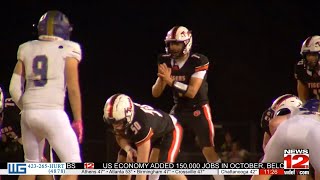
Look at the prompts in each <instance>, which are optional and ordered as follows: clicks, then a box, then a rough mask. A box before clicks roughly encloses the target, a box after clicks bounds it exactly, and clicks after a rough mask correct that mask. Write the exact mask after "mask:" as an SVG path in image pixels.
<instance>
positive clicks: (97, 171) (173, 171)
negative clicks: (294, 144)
mask: <svg viewBox="0 0 320 180" xmlns="http://www.w3.org/2000/svg"><path fill="white" fill-rule="evenodd" d="M80 164H81V165H82V166H81V167H78V166H80ZM99 164H102V167H104V168H100V167H99ZM103 164H105V163H8V164H7V167H6V168H4V167H3V165H1V166H0V174H2V175H23V174H26V175H181V174H184V175H267V174H268V175H306V174H309V170H308V169H282V168H263V169H261V168H251V169H249V168H246V169H244V168H239V167H234V168H230V167H231V166H232V165H230V163H227V164H228V165H229V166H228V167H229V168H224V169H220V168H212V167H213V165H212V167H211V168H210V166H208V165H207V166H202V167H201V168H198V165H197V164H200V165H204V164H206V163H183V164H184V165H181V164H179V165H172V167H173V168H169V164H177V163H164V164H163V163H118V164H116V163H110V164H113V165H112V168H106V165H103ZM134 164H135V165H134ZM143 164H144V165H143ZM161 164H162V165H163V166H164V165H166V166H167V167H166V168H164V167H160V166H161ZM218 164H219V163H218ZM236 164H238V165H239V163H235V164H234V166H236ZM250 164H251V163H241V165H242V166H243V167H246V166H250ZM97 165H98V166H97ZM138 165H140V166H139V167H138ZM260 165H261V166H265V167H268V166H269V167H271V165H270V164H266V163H260ZM110 166H111V165H109V166H108V167H110ZM119 166H123V167H122V168H121V167H119ZM124 166H127V167H129V166H130V167H132V166H137V168H125V167H124ZM153 166H158V168H156V167H153ZM185 166H188V167H185ZM239 166H240V165H239ZM115 167H117V168H115ZM151 167H153V168H151ZM177 167H179V168H177ZM182 167H184V168H182Z"/></svg>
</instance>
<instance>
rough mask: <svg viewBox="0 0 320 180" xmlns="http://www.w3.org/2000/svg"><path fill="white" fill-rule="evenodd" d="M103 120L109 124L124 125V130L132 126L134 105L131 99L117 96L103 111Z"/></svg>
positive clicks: (121, 95)
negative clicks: (121, 123)
mask: <svg viewBox="0 0 320 180" xmlns="http://www.w3.org/2000/svg"><path fill="white" fill-rule="evenodd" d="M103 112H104V115H103V119H104V121H105V122H107V123H109V124H114V123H120V122H123V123H124V128H125V127H127V126H128V125H129V124H131V122H132V120H133V116H134V105H133V102H132V100H131V98H130V97H129V96H127V95H124V94H115V95H113V96H111V97H110V98H109V99H108V100H107V101H106V104H105V106H104V109H103Z"/></svg>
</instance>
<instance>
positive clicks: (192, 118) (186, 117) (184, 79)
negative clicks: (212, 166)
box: [158, 54, 214, 148]
mask: <svg viewBox="0 0 320 180" xmlns="http://www.w3.org/2000/svg"><path fill="white" fill-rule="evenodd" d="M158 63H159V64H162V63H166V65H167V66H168V67H169V68H171V75H172V77H173V78H174V79H175V81H178V82H181V83H184V84H186V85H189V82H190V79H191V77H192V76H193V75H195V73H198V72H200V71H201V72H204V73H205V75H204V77H203V81H202V84H201V86H200V88H199V90H198V92H197V94H196V95H195V97H194V98H188V97H186V96H184V95H183V94H181V93H180V92H178V91H176V90H175V89H174V88H172V92H173V99H174V104H175V105H174V106H173V108H172V110H171V114H173V115H175V117H177V119H178V120H179V122H180V123H181V125H182V127H183V128H184V129H191V130H192V131H193V132H194V134H195V135H196V136H197V137H198V139H199V143H200V146H201V148H202V147H209V146H214V142H213V138H214V127H213V123H212V117H211V110H210V106H209V98H208V83H207V70H208V68H209V60H208V58H207V57H206V56H204V55H202V54H191V55H190V56H189V58H188V59H187V60H186V61H185V62H180V63H177V62H175V60H174V59H172V58H170V55H168V54H162V55H159V56H158Z"/></svg>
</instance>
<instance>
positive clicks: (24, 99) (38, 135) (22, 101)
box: [9, 11, 83, 179]
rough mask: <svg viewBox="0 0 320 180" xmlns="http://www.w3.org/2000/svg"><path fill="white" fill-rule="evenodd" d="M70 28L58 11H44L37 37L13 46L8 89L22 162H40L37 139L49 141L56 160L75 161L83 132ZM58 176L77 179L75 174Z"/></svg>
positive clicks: (78, 52)
mask: <svg viewBox="0 0 320 180" xmlns="http://www.w3.org/2000/svg"><path fill="white" fill-rule="evenodd" d="M71 31H72V27H71V25H70V23H69V20H68V18H67V17H66V16H65V15H64V14H63V13H62V12H60V11H48V12H46V13H45V14H44V15H43V16H42V17H41V18H40V20H39V23H38V35H39V40H33V41H28V42H26V43H23V44H22V45H20V46H19V49H18V54H17V56H18V62H17V64H16V66H15V69H14V72H13V75H12V78H11V82H10V88H9V91H10V94H11V97H12V99H13V100H14V102H15V103H16V104H17V105H18V107H19V108H20V109H21V110H22V114H21V133H22V142H23V145H24V146H23V148H24V152H25V161H26V162H41V157H42V152H43V147H41V146H39V143H40V142H41V141H42V140H43V139H47V140H48V141H49V143H50V145H51V146H52V147H53V149H54V150H55V151H56V153H57V155H58V156H59V159H60V160H61V161H62V162H81V157H80V150H79V144H78V141H79V143H81V141H82V132H83V127H82V112H81V95H80V86H79V79H78V64H79V62H80V61H81V48H80V45H79V44H78V43H75V42H72V41H70V40H69V38H70V33H71ZM66 89H67V90H68V96H69V101H70V105H71V109H72V113H73V118H74V121H73V122H72V125H70V122H69V117H68V116H67V114H66V112H65V110H64V100H65V93H66ZM72 129H73V130H74V131H75V132H74V131H73V130H72ZM34 178H35V177H34V176H20V177H19V179H34ZM61 179H77V176H76V175H74V176H62V177H61Z"/></svg>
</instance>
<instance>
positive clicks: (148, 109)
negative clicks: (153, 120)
mask: <svg viewBox="0 0 320 180" xmlns="http://www.w3.org/2000/svg"><path fill="white" fill-rule="evenodd" d="M135 105H137V106H139V107H140V109H141V110H142V111H144V112H145V113H148V114H152V115H153V116H154V115H155V114H156V115H158V116H160V117H162V114H161V113H159V112H158V111H156V110H154V109H153V107H151V106H148V105H140V104H137V103H135Z"/></svg>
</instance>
